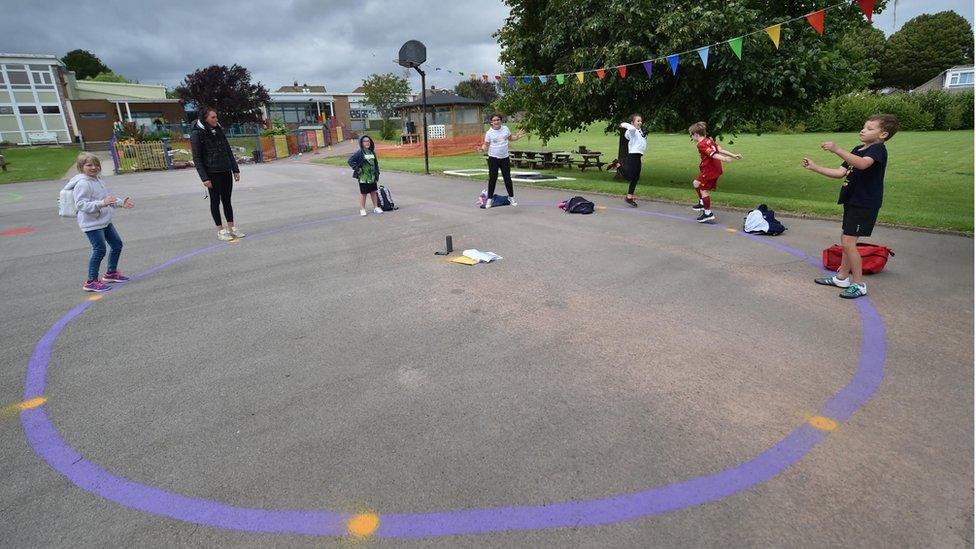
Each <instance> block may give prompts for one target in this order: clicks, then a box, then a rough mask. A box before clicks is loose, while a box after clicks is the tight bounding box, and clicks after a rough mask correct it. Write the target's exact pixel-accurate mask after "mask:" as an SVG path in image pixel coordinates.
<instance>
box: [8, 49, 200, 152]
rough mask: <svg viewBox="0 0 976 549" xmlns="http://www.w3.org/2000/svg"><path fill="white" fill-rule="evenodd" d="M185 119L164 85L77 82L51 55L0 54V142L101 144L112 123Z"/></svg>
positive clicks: (106, 141)
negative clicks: (169, 97)
mask: <svg viewBox="0 0 976 549" xmlns="http://www.w3.org/2000/svg"><path fill="white" fill-rule="evenodd" d="M184 117H185V114H184V111H183V107H182V105H180V102H179V100H177V99H167V98H166V88H165V87H164V86H156V85H145V84H122V83H115V82H94V81H91V80H77V79H76V78H75V74H74V73H73V72H71V71H69V70H67V68H66V67H65V66H64V63H62V62H61V60H60V59H58V58H57V57H56V56H54V55H44V54H24V53H18V54H9V53H0V142H6V143H13V144H17V145H35V144H71V143H80V144H82V145H83V146H84V147H85V148H87V149H92V148H104V147H105V146H107V144H108V141H109V140H110V139H111V138H112V133H113V132H114V127H115V123H116V122H136V123H137V124H139V125H150V124H152V123H155V122H160V121H165V122H170V123H178V122H181V121H182V120H183V118H184Z"/></svg>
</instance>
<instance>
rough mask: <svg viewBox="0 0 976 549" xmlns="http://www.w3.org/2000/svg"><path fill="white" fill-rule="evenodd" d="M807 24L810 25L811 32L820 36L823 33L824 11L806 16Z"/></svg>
mask: <svg viewBox="0 0 976 549" xmlns="http://www.w3.org/2000/svg"><path fill="white" fill-rule="evenodd" d="M807 22H809V23H810V26H811V27H813V30H815V31H817V34H820V35H822V34H823V33H824V10H820V11H815V12H813V13H811V14H810V15H807Z"/></svg>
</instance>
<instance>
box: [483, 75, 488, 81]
mask: <svg viewBox="0 0 976 549" xmlns="http://www.w3.org/2000/svg"><path fill="white" fill-rule="evenodd" d="M481 81H482V82H487V81H488V75H487V74H482V75H481Z"/></svg>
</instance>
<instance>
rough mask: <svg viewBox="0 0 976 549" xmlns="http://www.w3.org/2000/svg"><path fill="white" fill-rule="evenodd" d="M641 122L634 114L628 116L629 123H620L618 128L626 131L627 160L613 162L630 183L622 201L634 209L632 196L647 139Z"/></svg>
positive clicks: (635, 202)
mask: <svg viewBox="0 0 976 549" xmlns="http://www.w3.org/2000/svg"><path fill="white" fill-rule="evenodd" d="M643 122H644V119H643V118H641V115H639V114H636V113H634V114H632V115H630V123H627V122H621V123H620V127H621V128H623V129H624V130H626V132H625V133H624V137H626V138H627V158H625V159H624V161H623V163H619V162H614V164H617V165H618V166H619V168H618V169H619V171H620V174H621V175H623V176H624V177H625V178H626V179H627V181H630V188H628V189H627V198H626V199H624V201H625V202H627V203H628V204H630V205H631V206H633V207H635V208H636V207H637V198H636V197H635V196H634V191H635V190H637V180H638V179H640V173H641V157H642V156H644V151H646V150H647V139H645V138H644V132H643V131H641V125H642V124H643Z"/></svg>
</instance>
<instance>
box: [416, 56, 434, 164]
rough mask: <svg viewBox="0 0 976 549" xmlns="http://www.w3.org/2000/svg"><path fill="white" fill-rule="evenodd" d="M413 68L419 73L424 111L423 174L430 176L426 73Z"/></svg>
mask: <svg viewBox="0 0 976 549" xmlns="http://www.w3.org/2000/svg"><path fill="white" fill-rule="evenodd" d="M413 68H414V69H416V70H417V72H419V73H420V103H421V105H422V107H421V108H423V110H424V115H423V116H424V173H425V174H427V175H430V159H429V157H428V153H427V73H425V72H424V71H422V70H420V66H419V65H414V67H413Z"/></svg>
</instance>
